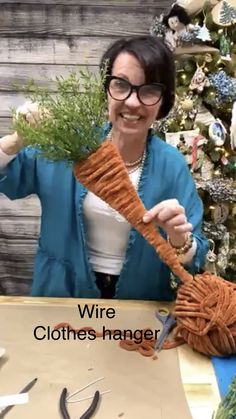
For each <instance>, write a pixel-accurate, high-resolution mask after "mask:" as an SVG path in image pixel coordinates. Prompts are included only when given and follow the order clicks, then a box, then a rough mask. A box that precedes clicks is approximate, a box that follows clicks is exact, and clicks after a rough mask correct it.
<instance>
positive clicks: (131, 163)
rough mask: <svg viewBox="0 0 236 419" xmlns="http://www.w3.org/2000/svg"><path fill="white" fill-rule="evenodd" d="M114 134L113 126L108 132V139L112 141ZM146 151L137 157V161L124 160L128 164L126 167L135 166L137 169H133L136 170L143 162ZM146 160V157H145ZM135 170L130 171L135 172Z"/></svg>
mask: <svg viewBox="0 0 236 419" xmlns="http://www.w3.org/2000/svg"><path fill="white" fill-rule="evenodd" d="M112 134H113V131H112V128H111V130H110V131H109V133H108V135H107V139H108V140H110V141H112ZM144 153H145V151H144V152H143V154H142V155H141V156H140V157H139V158H138V159H137V160H135V161H132V162H128V161H124V163H125V165H126V167H135V169H134V170H133V171H136V166H137V165H138V166H139V165H140V164H141V163H142V160H143V156H144ZM144 160H145V159H144ZM133 171H129V173H133Z"/></svg>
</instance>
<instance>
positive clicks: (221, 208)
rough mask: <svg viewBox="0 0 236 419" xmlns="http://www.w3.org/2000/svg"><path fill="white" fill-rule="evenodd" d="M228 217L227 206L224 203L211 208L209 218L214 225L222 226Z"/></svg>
mask: <svg viewBox="0 0 236 419" xmlns="http://www.w3.org/2000/svg"><path fill="white" fill-rule="evenodd" d="M228 216H229V205H227V204H226V203H225V202H220V203H219V204H216V205H214V206H212V208H211V217H212V220H213V221H214V223H215V224H224V223H225V221H226V220H227V218H228Z"/></svg>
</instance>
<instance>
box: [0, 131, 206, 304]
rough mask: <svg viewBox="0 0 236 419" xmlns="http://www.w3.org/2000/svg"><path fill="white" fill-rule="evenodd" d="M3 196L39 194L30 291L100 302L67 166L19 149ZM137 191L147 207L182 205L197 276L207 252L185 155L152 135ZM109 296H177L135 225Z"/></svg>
mask: <svg viewBox="0 0 236 419" xmlns="http://www.w3.org/2000/svg"><path fill="white" fill-rule="evenodd" d="M0 192H2V193H4V194H5V195H7V196H8V197H9V198H10V199H19V198H23V197H25V196H28V195H30V194H36V195H37V196H38V197H39V199H40V202H41V206H42V217H41V231H40V237H39V243H38V250H37V254H36V258H35V266H34V274H33V283H32V291H31V294H32V295H33V296H49V297H80V298H83V297H86V298H99V297H100V291H99V289H98V288H97V286H96V282H95V281H96V280H95V275H94V273H93V271H92V267H91V265H90V263H89V260H88V253H87V249H86V231H85V226H84V221H83V200H84V198H85V195H86V193H87V190H86V189H85V188H84V187H83V185H81V184H80V183H79V182H78V181H76V180H75V178H74V176H73V173H72V170H71V167H69V166H68V165H67V164H66V163H65V162H63V161H62V162H56V163H55V162H50V161H48V160H47V159H45V158H42V157H39V156H37V151H36V150H35V149H32V148H24V149H23V150H22V151H21V152H20V153H19V154H18V155H17V156H16V158H15V159H14V160H12V161H11V162H10V163H9V164H8V166H7V168H6V169H5V171H4V173H2V174H1V178H0ZM138 193H139V196H140V198H141V199H142V201H143V203H144V205H145V207H146V208H147V209H150V208H152V207H153V206H154V205H155V204H157V203H158V202H161V201H163V200H166V199H171V198H176V199H178V201H179V202H180V204H181V205H183V206H184V207H185V210H186V214H187V218H188V220H189V222H191V223H192V224H193V233H194V236H195V239H196V241H197V252H196V254H195V257H194V258H193V260H192V263H191V265H190V266H188V267H187V268H188V270H190V271H191V272H197V271H199V269H200V267H201V266H202V265H203V263H204V258H205V255H206V252H207V250H208V244H207V241H206V239H205V238H204V237H203V236H202V234H201V220H202V214H203V206H202V202H201V200H200V198H199V196H198V194H197V191H196V188H195V184H194V181H193V179H192V176H191V175H190V173H189V169H188V166H187V165H186V162H185V159H184V157H183V156H182V154H181V153H180V152H179V151H178V150H176V149H175V148H174V147H172V146H170V145H168V144H166V143H165V142H164V141H162V140H160V139H159V138H158V137H156V136H154V135H153V134H150V135H149V137H148V142H147V156H146V161H145V163H144V167H143V172H142V176H141V180H140V183H139V190H138ZM162 234H163V235H164V232H162ZM114 298H119V299H126V298H127V299H148V300H172V299H173V298H174V294H173V290H172V288H171V286H170V270H169V269H168V267H167V266H166V265H165V264H164V263H162V261H161V260H160V259H159V257H158V256H157V254H156V253H155V251H154V249H153V248H152V247H151V246H150V245H149V244H148V243H147V242H146V241H145V240H144V239H143V237H141V236H140V234H139V233H137V232H136V230H134V229H133V228H132V229H131V231H130V236H129V241H128V245H127V249H126V254H125V259H124V263H123V267H122V271H121V274H120V277H119V280H118V283H117V286H116V293H115V296H114Z"/></svg>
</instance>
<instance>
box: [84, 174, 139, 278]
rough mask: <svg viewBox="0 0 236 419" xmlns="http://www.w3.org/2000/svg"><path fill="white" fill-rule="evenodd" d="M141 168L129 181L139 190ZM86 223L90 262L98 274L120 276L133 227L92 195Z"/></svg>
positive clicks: (86, 207)
mask: <svg viewBox="0 0 236 419" xmlns="http://www.w3.org/2000/svg"><path fill="white" fill-rule="evenodd" d="M140 170H141V169H140V168H138V169H137V170H136V171H135V172H133V173H130V174H129V177H130V180H131V182H132V184H133V185H134V187H135V188H137V185H138V180H139V177H140ZM83 208H84V222H85V229H86V240H87V248H88V254H89V261H90V263H91V265H92V267H93V270H94V271H95V272H104V273H108V274H111V275H119V274H120V271H121V268H122V265H123V261H124V256H125V251H126V247H127V243H128V239H129V233H130V229H131V226H130V224H129V223H128V222H127V221H126V220H125V218H123V217H122V216H121V215H120V214H118V213H117V212H116V211H114V210H113V209H112V208H111V207H110V206H109V205H108V204H107V203H106V202H104V201H103V200H102V199H100V198H99V197H97V196H96V195H95V194H93V193H92V192H88V193H87V195H86V197H85V199H84V207H83Z"/></svg>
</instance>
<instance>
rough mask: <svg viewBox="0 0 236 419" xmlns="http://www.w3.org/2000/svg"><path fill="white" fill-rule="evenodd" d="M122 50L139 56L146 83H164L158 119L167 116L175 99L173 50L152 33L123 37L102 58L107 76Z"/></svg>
mask: <svg viewBox="0 0 236 419" xmlns="http://www.w3.org/2000/svg"><path fill="white" fill-rule="evenodd" d="M122 52H128V53H130V54H132V55H133V56H134V57H135V58H137V60H138V61H139V63H140V65H141V66H142V68H143V70H144V74H145V82H146V83H162V84H164V86H165V93H164V95H163V99H162V105H161V108H160V111H159V114H158V119H160V118H163V117H165V116H166V115H167V114H168V113H169V111H170V110H171V108H172V106H173V104H174V100H175V62H174V58H173V55H172V53H171V51H170V50H169V48H168V47H167V46H166V45H165V44H164V42H163V41H162V40H161V39H159V38H157V37H154V36H151V35H147V36H134V37H131V38H121V39H119V40H117V41H115V42H114V43H113V44H111V45H110V46H109V48H108V49H107V51H106V52H105V53H104V54H103V57H102V59H101V62H100V69H101V68H104V65H106V66H107V71H106V76H110V75H111V74H112V67H113V64H114V61H115V59H116V58H117V56H118V55H119V54H120V53H122ZM104 87H105V88H106V84H105V86H104Z"/></svg>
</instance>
